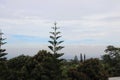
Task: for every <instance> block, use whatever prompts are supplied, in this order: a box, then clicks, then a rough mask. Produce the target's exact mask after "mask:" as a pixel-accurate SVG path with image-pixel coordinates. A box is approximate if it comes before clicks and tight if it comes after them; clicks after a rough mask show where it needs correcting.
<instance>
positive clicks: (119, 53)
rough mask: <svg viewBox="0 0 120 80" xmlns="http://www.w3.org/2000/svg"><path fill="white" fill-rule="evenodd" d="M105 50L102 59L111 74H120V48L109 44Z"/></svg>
mask: <svg viewBox="0 0 120 80" xmlns="http://www.w3.org/2000/svg"><path fill="white" fill-rule="evenodd" d="M105 52H106V53H108V54H105V55H103V56H102V59H103V64H104V66H105V67H106V70H107V71H108V73H109V76H120V74H119V73H120V48H117V47H114V46H108V47H107V49H106V50H105Z"/></svg>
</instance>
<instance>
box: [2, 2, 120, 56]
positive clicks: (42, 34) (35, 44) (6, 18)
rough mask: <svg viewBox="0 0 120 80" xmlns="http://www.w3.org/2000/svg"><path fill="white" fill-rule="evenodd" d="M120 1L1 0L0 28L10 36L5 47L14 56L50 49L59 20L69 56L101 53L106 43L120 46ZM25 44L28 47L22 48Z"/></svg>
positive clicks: (66, 52) (9, 54) (5, 35)
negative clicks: (50, 40) (50, 42)
mask: <svg viewBox="0 0 120 80" xmlns="http://www.w3.org/2000/svg"><path fill="white" fill-rule="evenodd" d="M119 4H120V1H119V0H91V1H89V0H84V1H83V0H60V1H58V0H44V1H43V0H20V1H19V0H0V10H1V11H0V29H2V32H3V33H4V37H5V38H7V40H6V41H7V44H5V45H4V46H3V48H6V49H7V52H8V56H11V57H13V56H15V55H20V54H22V53H23V54H31V55H33V54H36V52H38V50H39V48H40V49H47V50H48V48H47V46H48V45H49V43H48V40H49V36H50V34H49V32H50V31H51V30H52V29H51V27H52V26H54V22H55V21H56V22H57V23H58V24H57V26H58V27H60V31H61V35H62V38H61V39H62V40H64V41H65V42H64V43H63V44H62V45H64V46H65V49H64V50H63V52H65V56H66V57H67V56H69V55H71V56H70V57H72V56H73V55H78V54H79V53H85V54H86V55H87V54H88V56H91V55H93V56H97V57H98V56H100V55H102V54H104V49H105V48H106V46H108V45H114V46H119V42H120V37H119V34H120V5H119ZM72 46H74V50H75V51H73V50H72V51H71V49H72V48H73V47H72ZM78 47H79V48H78ZM16 48H17V49H16ZM22 48H25V49H27V50H23V51H22V52H20V51H21V50H22ZM94 48H95V49H94ZM14 49H16V50H15V51H14ZM29 49H31V50H32V51H31V52H30V51H29ZM84 50H86V51H84ZM97 52H98V53H97ZM73 57H74V56H73ZM91 57H92V56H91Z"/></svg>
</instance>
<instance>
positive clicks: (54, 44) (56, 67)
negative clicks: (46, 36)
mask: <svg viewBox="0 0 120 80" xmlns="http://www.w3.org/2000/svg"><path fill="white" fill-rule="evenodd" d="M56 24H57V23H56V22H55V23H54V27H52V29H53V31H52V32H50V33H51V35H50V39H51V40H50V41H48V42H49V43H50V44H51V45H50V46H48V47H49V49H50V50H51V51H52V52H53V58H52V59H53V62H52V66H51V67H53V70H52V72H53V74H52V75H53V77H54V78H53V79H52V80H62V69H61V66H62V61H63V59H60V58H59V57H61V56H62V55H63V53H59V52H58V51H60V50H61V49H62V48H64V47H63V46H60V44H61V43H62V42H64V41H60V40H59V38H60V37H61V36H60V32H59V31H57V30H58V29H59V28H58V27H57V26H56Z"/></svg>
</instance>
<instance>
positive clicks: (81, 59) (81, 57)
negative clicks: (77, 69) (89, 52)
mask: <svg viewBox="0 0 120 80" xmlns="http://www.w3.org/2000/svg"><path fill="white" fill-rule="evenodd" d="M80 62H83V56H82V53H81V54H80Z"/></svg>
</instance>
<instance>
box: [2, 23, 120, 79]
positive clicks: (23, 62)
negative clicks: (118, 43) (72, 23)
mask: <svg viewBox="0 0 120 80" xmlns="http://www.w3.org/2000/svg"><path fill="white" fill-rule="evenodd" d="M52 29H53V32H50V33H51V36H50V39H51V40H50V41H49V43H50V44H51V45H50V46H48V47H49V48H50V50H51V51H52V52H48V51H46V50H40V51H39V52H38V53H37V54H35V55H34V56H26V55H20V56H17V57H14V58H12V59H9V60H7V59H6V57H5V55H7V53H4V52H5V49H2V48H1V46H2V45H3V44H5V42H3V41H4V40H5V39H3V38H2V37H1V38H0V80H108V77H112V76H120V74H119V73H120V48H117V47H114V46H108V47H107V49H105V52H106V53H107V54H105V55H103V56H102V58H101V60H100V59H98V58H90V59H86V55H85V54H84V55H83V54H80V60H79V59H78V58H77V56H75V57H74V59H73V60H66V59H62V58H61V56H62V55H64V54H63V53H59V52H58V51H59V50H61V49H62V48H64V47H63V46H60V44H61V43H62V42H63V41H58V39H59V38H60V37H61V36H60V35H59V34H60V32H59V31H57V29H59V28H57V27H56V23H55V27H53V28H52ZM0 35H1V36H2V33H0Z"/></svg>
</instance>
